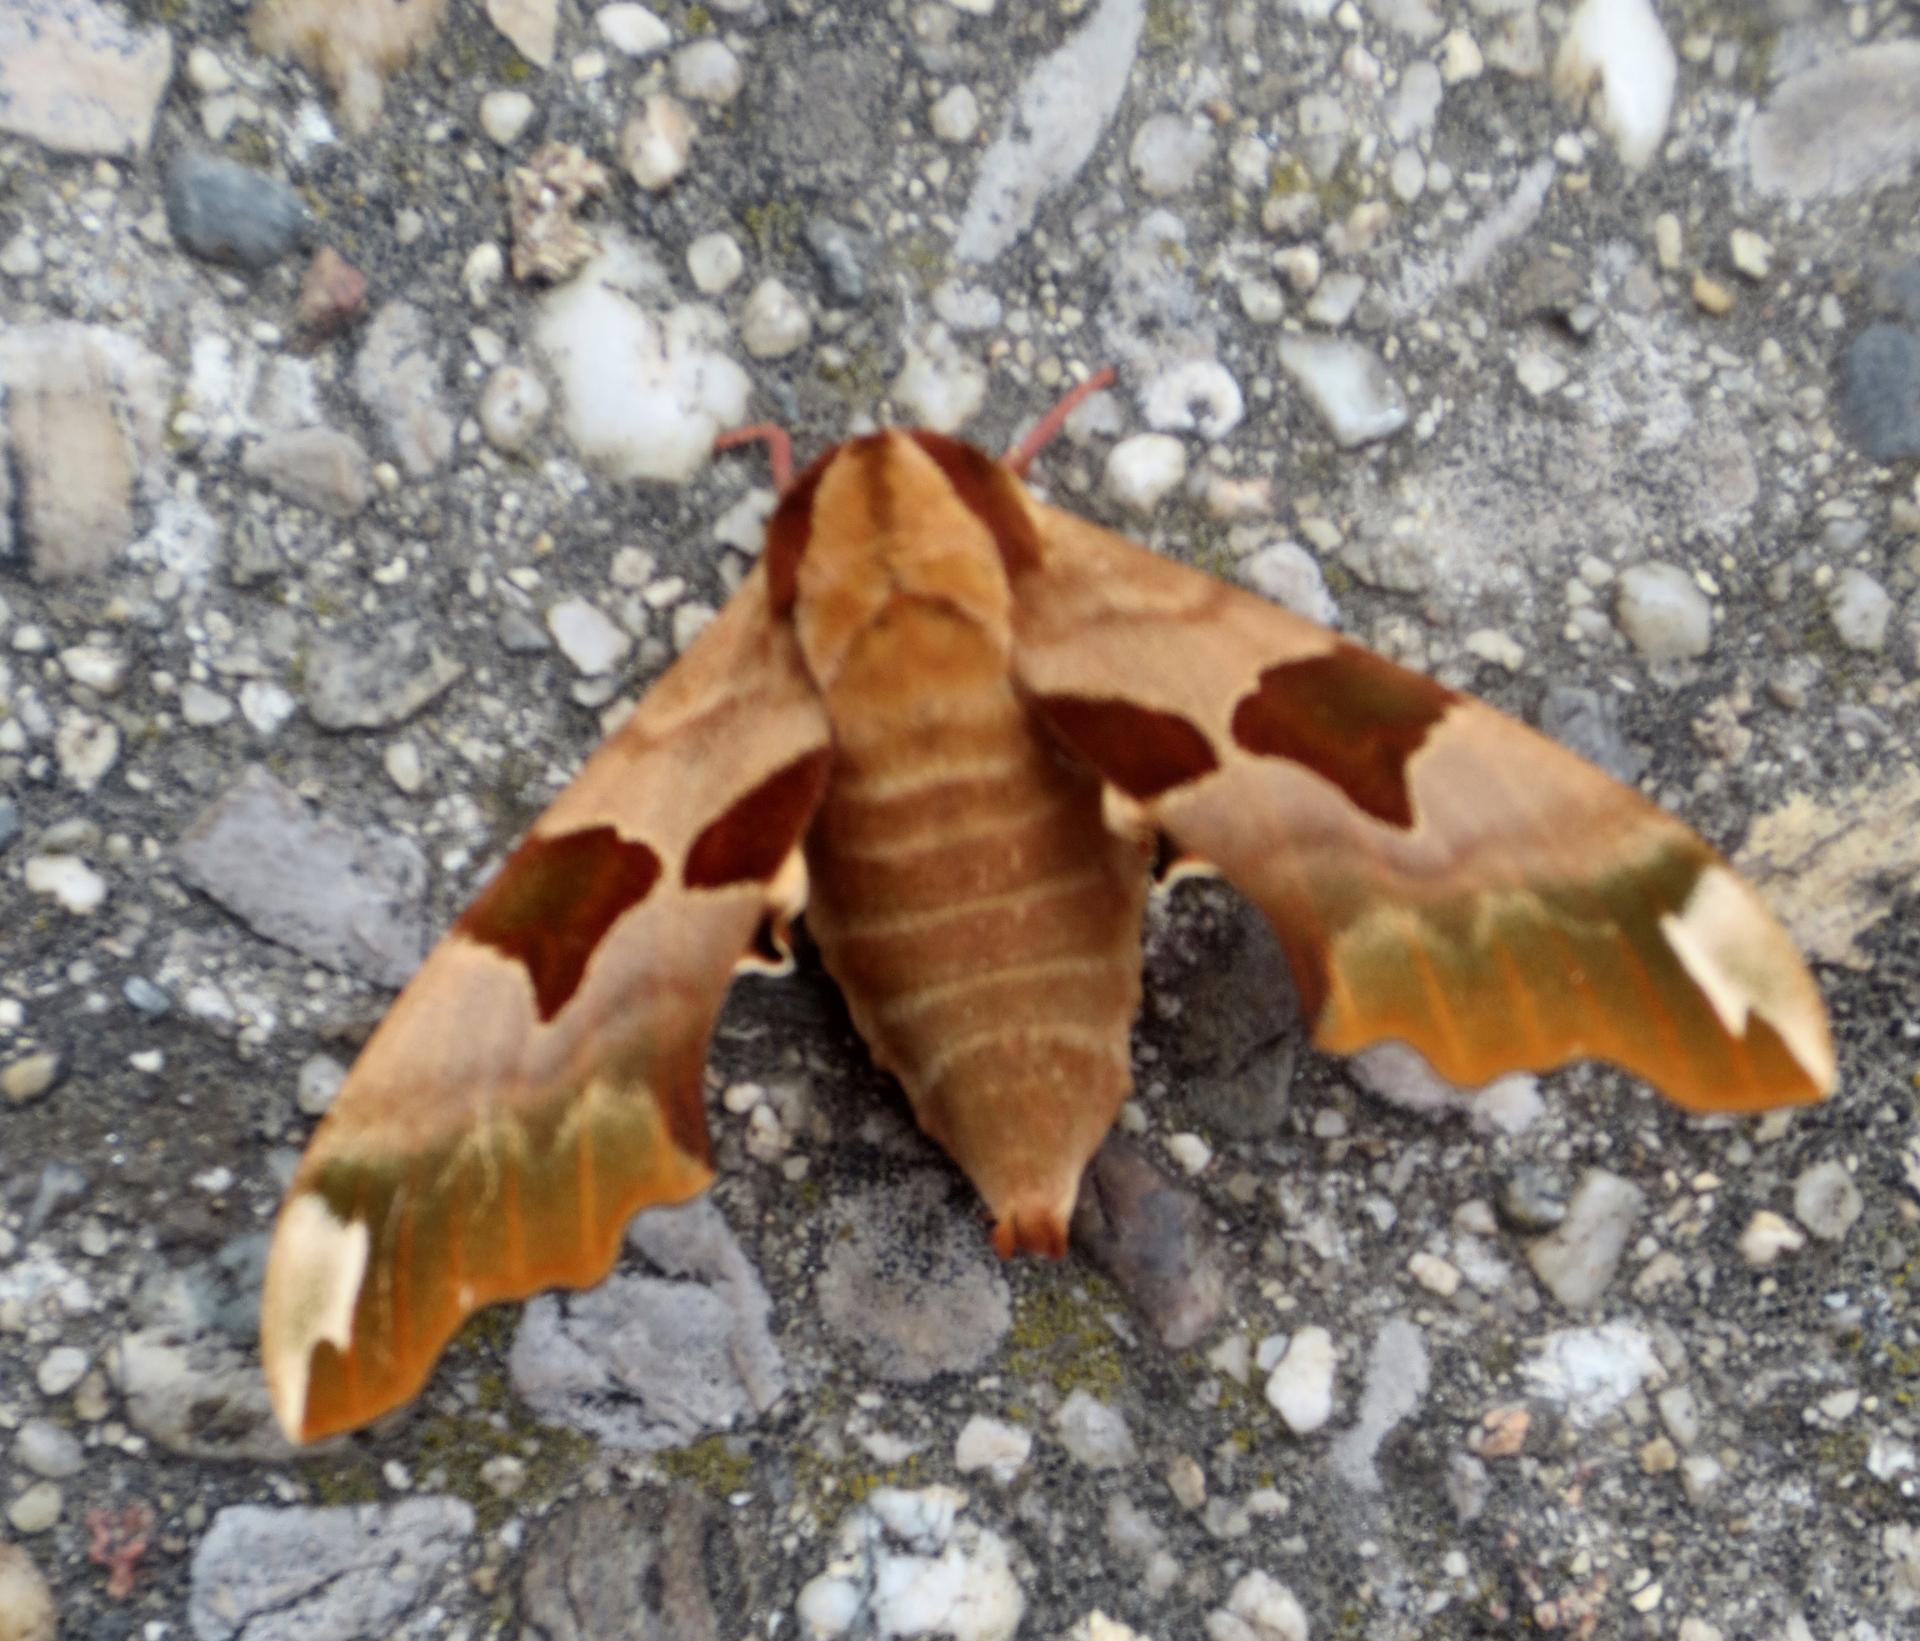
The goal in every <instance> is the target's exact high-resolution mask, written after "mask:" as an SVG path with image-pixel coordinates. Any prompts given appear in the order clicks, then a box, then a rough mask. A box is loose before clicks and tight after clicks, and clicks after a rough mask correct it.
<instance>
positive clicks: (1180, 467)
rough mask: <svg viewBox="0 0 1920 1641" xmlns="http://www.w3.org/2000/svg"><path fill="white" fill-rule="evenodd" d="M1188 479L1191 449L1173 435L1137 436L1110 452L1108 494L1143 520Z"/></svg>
mask: <svg viewBox="0 0 1920 1641" xmlns="http://www.w3.org/2000/svg"><path fill="white" fill-rule="evenodd" d="M1186 476H1187V447H1186V446H1185V445H1183V444H1182V443H1181V442H1180V441H1179V440H1178V439H1176V438H1175V437H1174V436H1173V435H1172V434H1171V433H1136V434H1134V435H1133V437H1132V438H1130V439H1122V440H1121V441H1120V442H1119V443H1118V444H1117V445H1115V446H1114V447H1113V449H1111V450H1110V451H1108V452H1107V473H1106V483H1107V494H1108V495H1110V496H1112V497H1113V499H1114V500H1115V501H1117V502H1119V503H1120V505H1121V506H1122V507H1125V508H1126V509H1128V511H1130V512H1134V513H1138V514H1140V515H1141V516H1142V517H1144V516H1145V515H1147V514H1148V513H1151V512H1152V511H1153V510H1154V509H1155V508H1156V507H1158V506H1159V505H1160V503H1161V502H1163V501H1165V500H1166V498H1167V497H1168V496H1169V495H1171V494H1172V493H1173V492H1174V491H1175V490H1176V489H1178V488H1179V485H1180V482H1181V480H1183V479H1184V478H1185V477H1186Z"/></svg>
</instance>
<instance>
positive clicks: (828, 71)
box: [766, 47, 898, 192]
mask: <svg viewBox="0 0 1920 1641" xmlns="http://www.w3.org/2000/svg"><path fill="white" fill-rule="evenodd" d="M769 67H770V69H771V71H772V76H771V77H772V84H771V86H770V87H769V88H768V103H767V110H766V118H767V129H768V130H770V131H777V132H779V133H780V141H779V143H778V144H777V145H776V151H773V152H770V153H769V155H768V158H769V160H771V161H772V162H773V163H775V164H778V165H780V166H781V167H783V169H784V170H785V171H786V173H787V175H788V176H790V177H794V178H796V179H797V178H800V177H805V178H807V179H808V182H809V184H810V185H812V186H816V187H824V188H825V189H827V190H828V191H829V192H831V191H832V190H833V188H834V186H835V184H841V185H844V186H847V187H857V186H860V185H863V184H865V183H867V182H868V181H869V179H870V178H871V177H872V176H873V174H874V172H873V169H872V168H873V166H874V165H875V164H876V163H877V161H878V159H879V156H880V155H881V153H882V152H883V150H882V147H881V143H882V140H883V134H884V133H887V132H889V131H891V129H892V126H893V119H892V102H893V95H894V94H893V91H892V87H893V86H894V85H896V84H897V83H898V77H897V75H895V74H893V73H891V72H890V71H889V69H888V66H887V59H886V57H885V56H884V55H882V54H881V53H880V52H878V51H877V50H873V49H871V48H869V49H867V50H861V49H858V48H849V49H842V48H838V47H830V48H828V49H826V50H822V51H814V52H810V53H801V52H795V53H793V54H792V55H790V56H787V57H785V58H784V60H780V59H776V60H774V61H772V62H770V64H769Z"/></svg>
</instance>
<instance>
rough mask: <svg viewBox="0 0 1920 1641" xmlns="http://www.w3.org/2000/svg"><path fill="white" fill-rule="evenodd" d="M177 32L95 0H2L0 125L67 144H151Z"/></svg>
mask: <svg viewBox="0 0 1920 1641" xmlns="http://www.w3.org/2000/svg"><path fill="white" fill-rule="evenodd" d="M172 74H173V37H172V36H171V35H170V34H169V33H168V32H167V30H166V29H164V28H159V27H155V28H135V27H133V26H132V25H131V24H130V23H129V22H128V21H127V18H126V15H125V13H124V11H123V10H122V9H121V8H118V7H109V6H104V5H96V4H94V3H93V0H7V4H6V5H4V6H0V131H6V132H10V133H11V134H12V135H14V136H17V137H29V138H31V139H32V140H33V141H35V142H39V143H43V144H45V145H46V146H47V147H48V148H51V149H54V150H55V151H56V152H58V153H62V154H104V155H109V156H122V155H134V154H142V153H145V152H146V147H147V142H148V139H149V138H150V137H151V136H152V135H153V120H154V115H155V114H156V113H157V112H158V111H159V108H160V100H161V98H163V97H164V96H165V95H166V92H167V81H168V80H169V79H170V78H171V77H172Z"/></svg>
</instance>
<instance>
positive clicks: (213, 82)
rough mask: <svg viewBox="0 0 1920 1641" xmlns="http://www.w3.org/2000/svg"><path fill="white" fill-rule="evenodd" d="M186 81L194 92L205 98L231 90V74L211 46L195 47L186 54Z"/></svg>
mask: <svg viewBox="0 0 1920 1641" xmlns="http://www.w3.org/2000/svg"><path fill="white" fill-rule="evenodd" d="M187 79H188V81H189V82H190V83H191V84H192V86H193V89H194V90H195V91H198V92H200V93H202V94H203V95H205V96H216V95H218V94H219V93H220V92H222V91H230V90H231V89H232V88H233V76H232V74H230V73H229V72H228V71H227V65H226V64H225V63H223V62H221V61H220V56H219V53H217V52H216V51H214V50H213V48H212V47H211V46H195V47H194V48H193V50H191V51H190V52H188V53H187Z"/></svg>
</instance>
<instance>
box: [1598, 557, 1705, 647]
mask: <svg viewBox="0 0 1920 1641" xmlns="http://www.w3.org/2000/svg"><path fill="white" fill-rule="evenodd" d="M1618 584H1619V589H1620V590H1619V597H1618V602H1617V604H1616V605H1615V607H1614V617H1615V619H1616V620H1617V621H1618V622H1619V623H1620V630H1621V631H1622V632H1624V633H1625V634H1626V635H1627V637H1628V639H1629V640H1630V641H1631V642H1632V644H1633V646H1634V648H1635V649H1637V650H1639V652H1640V653H1641V654H1642V655H1644V656H1645V657H1646V658H1647V659H1648V660H1649V661H1680V660H1689V659H1691V658H1693V657H1694V656H1699V655H1705V654H1706V653H1707V649H1708V646H1709V645H1711V644H1712V642H1713V605H1712V604H1711V603H1710V602H1709V601H1708V599H1707V595H1706V594H1705V593H1703V592H1702V591H1701V590H1700V588H1699V586H1698V585H1697V584H1696V583H1695V581H1694V579H1693V577H1692V576H1690V575H1688V574H1687V572H1686V571H1685V570H1683V569H1681V568H1680V566H1679V565H1677V564H1664V563H1652V564H1635V565H1633V566H1632V567H1631V568H1629V569H1626V570H1623V571H1622V572H1621V573H1620V578H1619V583H1618Z"/></svg>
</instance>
